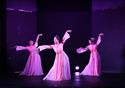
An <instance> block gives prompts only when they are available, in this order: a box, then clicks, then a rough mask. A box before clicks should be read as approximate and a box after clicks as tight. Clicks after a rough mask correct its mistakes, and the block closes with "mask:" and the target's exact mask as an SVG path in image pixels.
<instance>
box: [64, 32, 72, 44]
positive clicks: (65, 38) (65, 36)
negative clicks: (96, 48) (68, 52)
mask: <svg viewBox="0 0 125 88" xmlns="http://www.w3.org/2000/svg"><path fill="white" fill-rule="evenodd" d="M71 32H72V30H67V31H66V32H65V34H64V36H63V38H62V43H65V42H66V40H68V39H69V38H70V35H69V33H71Z"/></svg>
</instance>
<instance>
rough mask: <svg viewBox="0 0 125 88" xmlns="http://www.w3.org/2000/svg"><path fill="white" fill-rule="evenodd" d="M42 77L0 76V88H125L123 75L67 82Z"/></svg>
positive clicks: (83, 78) (74, 79) (78, 78)
mask: <svg viewBox="0 0 125 88" xmlns="http://www.w3.org/2000/svg"><path fill="white" fill-rule="evenodd" d="M42 78H43V76H37V77H26V76H19V75H17V74H11V75H8V76H2V77H1V78H0V88H45V87H50V88H52V87H57V88H65V87H68V88H79V87H81V88H106V87H110V88H125V75H122V74H103V75H102V76H101V77H89V76H72V79H71V80H69V81H61V82H59V81H43V80H42Z"/></svg>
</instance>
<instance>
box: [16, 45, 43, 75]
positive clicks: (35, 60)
mask: <svg viewBox="0 0 125 88" xmlns="http://www.w3.org/2000/svg"><path fill="white" fill-rule="evenodd" d="M37 46H38V44H37V43H36V44H34V45H32V46H26V47H24V46H17V47H16V50H17V51H19V50H28V51H29V52H30V55H29V57H28V60H27V63H26V65H25V68H24V70H23V71H22V72H21V73H20V75H26V76H40V75H43V74H44V73H43V70H42V66H41V58H40V55H39V52H38V50H37V48H36V47H37Z"/></svg>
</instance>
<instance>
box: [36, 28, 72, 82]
mask: <svg viewBox="0 0 125 88" xmlns="http://www.w3.org/2000/svg"><path fill="white" fill-rule="evenodd" d="M69 32H71V30H67V31H66V32H65V34H64V36H63V39H62V42H61V43H59V38H58V36H55V37H54V44H53V45H48V46H46V47H47V48H48V49H53V50H54V51H55V53H56V56H55V61H54V64H53V66H52V68H51V69H50V71H49V72H48V74H47V75H46V76H45V77H44V78H43V80H53V81H61V80H70V79H71V75H70V63H69V58H68V56H67V55H66V53H65V52H64V50H63V45H64V43H65V41H66V40H67V39H69V38H70V35H69ZM38 48H39V49H40V50H41V46H39V47H38Z"/></svg>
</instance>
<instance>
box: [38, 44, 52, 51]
mask: <svg viewBox="0 0 125 88" xmlns="http://www.w3.org/2000/svg"><path fill="white" fill-rule="evenodd" d="M38 49H39V50H40V51H42V50H45V49H52V46H51V45H41V46H39V47H38Z"/></svg>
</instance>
